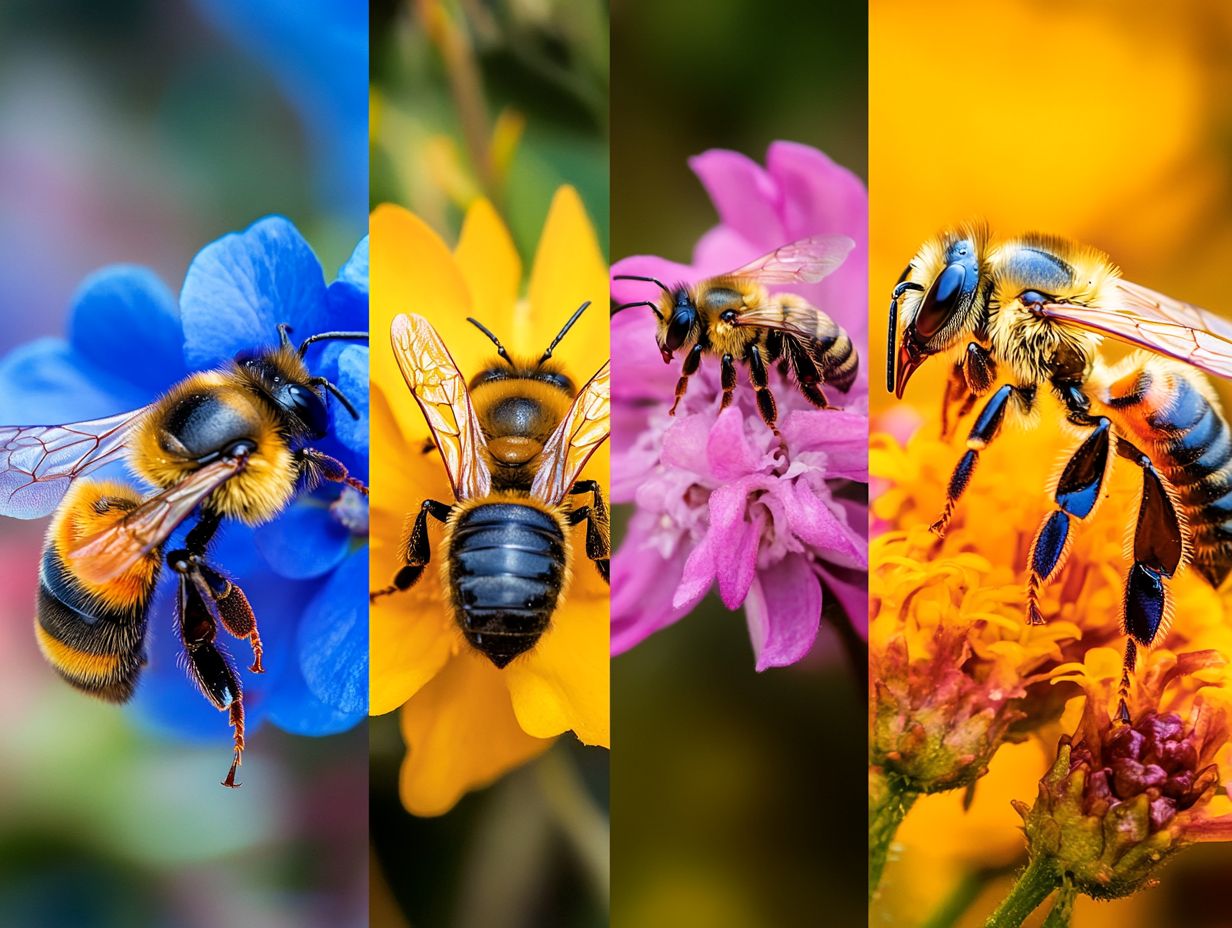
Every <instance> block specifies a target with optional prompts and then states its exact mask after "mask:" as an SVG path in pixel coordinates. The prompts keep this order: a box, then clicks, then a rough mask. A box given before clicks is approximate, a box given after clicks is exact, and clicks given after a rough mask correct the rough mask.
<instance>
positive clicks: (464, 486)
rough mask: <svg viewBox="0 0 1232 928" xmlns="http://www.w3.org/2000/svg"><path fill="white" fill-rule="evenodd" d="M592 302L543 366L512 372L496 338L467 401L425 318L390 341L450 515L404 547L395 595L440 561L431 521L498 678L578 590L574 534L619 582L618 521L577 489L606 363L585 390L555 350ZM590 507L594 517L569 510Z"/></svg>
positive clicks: (603, 396) (532, 362)
mask: <svg viewBox="0 0 1232 928" xmlns="http://www.w3.org/2000/svg"><path fill="white" fill-rule="evenodd" d="M589 305H590V304H589V303H583V304H582V306H581V307H580V308H579V309H578V310H577V312H575V313H574V314H573V316H572V317H571V318H570V319H569V321H568V322H566V323H565V326H564V328H562V329H561V331H560V333H559V334H558V335H557V336H556V338H555V339H553V341H552V343H551V344H550V345H549V346H548V348H547V350H546V351H544V352H543V354H542V355H541V356H540V357H538V358H536V359H529V360H523V359H515V358H513V357H511V356H510V355H509V353H508V352H507V351H506V350H505V348H504V346H502V345H501V343H500V341H498V340H497V338H496V336H495V335H493V334H492V333H491V332H490V331H488V330H487V329H486V328H485V327H484V326H483V325H482V324H481V323H479V322H478V321H477V320H475V319H469V320H468V321H469V322H471V323H472V324H473V325H475V326H476V327H477V328H478V329H479V330H480V331H481V332H482V333H483V334H484V335H485V336H487V338H488V339H490V340H491V341H492V343H493V344H494V345H495V346H496V354H497V357H496V358H495V359H493V361H492V362H491V363H489V364H487V365H486V366H485V367H484V368H483V370H481V371H480V372H479V373H477V374H476V375H475V376H474V377H473V378H471V382H470V386H469V388H468V387H467V385H466V382H465V380H464V379H463V377H462V374H461V373H460V372H459V371H458V368H457V365H456V364H454V361H453V358H452V357H451V356H450V354H449V350H448V349H447V348H446V347H445V344H444V342H442V341H441V338H440V336H439V335H437V333H436V331H435V330H434V329H433V328H432V326H431V324H429V322H428V321H427V320H426V319H424V318H423V317H421V316H416V315H410V316H407V315H400V316H398V317H397V318H395V319H394V321H393V325H392V327H391V331H390V337H391V339H392V342H393V350H394V356H395V358H396V359H397V361H398V367H399V368H400V369H401V371H402V376H403V378H404V379H405V380H406V385H407V386H408V387H409V388H410V391H411V394H412V395H413V396H414V397H415V400H416V402H417V403H419V407H420V409H421V410H422V411H423V414H424V419H425V420H427V423H428V428H429V430H430V431H431V433H432V439H433V441H434V442H435V443H436V447H437V449H439V451H440V454H441V458H442V460H443V461H444V463H445V470H446V472H447V474H448V476H449V482H450V484H451V485H452V486H453V494H454V502H453V503H452V504H451V503H446V502H441V501H439V500H434V499H428V500H424V502H423V505H422V506H421V507H420V510H419V513H418V515H416V516H415V518H414V520H413V522H411V521H410V520H408V522H409V523H410V524H409V527H408V531H407V533H406V536H405V538H404V539H403V542H402V556H403V560H404V561H405V566H403V567H402V568H401V569H400V570H399V571H398V572H397V574H396V575H395V577H394V580H393V583H392V584H390V585H389V586H388V587H385V588H384V589H381V590H377V591H375V592H373V593H372V594H371V598H372V599H373V600H375V599H376V598H377V597H380V596H385V595H389V594H392V593H395V592H398V591H400V590H407V589H410V588H411V587H412V586H414V585H415V584H416V583H417V582H418V581H419V579H420V577H421V576H422V575H423V572H424V568H426V567H427V566H428V564H429V563H430V561H431V559H432V547H431V545H430V543H429V540H428V516H432V518H434V519H436V520H437V521H438V522H441V523H443V524H444V526H445V533H444V536H443V538H442V540H441V546H440V553H441V559H440V561H441V568H440V574H441V583H442V585H443V588H444V591H445V595H446V599H447V600H448V601H449V603H450V605H451V608H452V610H453V616H454V620H455V622H456V624H457V626H458V628H459V629H460V631H461V632H462V635H463V637H464V638H465V639H466V640H467V642H469V643H470V645H471V646H472V647H474V648H475V649H476V650H477V651H479V652H480V653H481V654H483V655H484V656H485V657H487V658H488V660H490V661H491V662H492V663H493V664H494V665H496V666H497V667H505V666H506V665H507V664H509V662H510V661H512V660H513V659H514V658H515V657H517V656H518V655H520V654H524V653H526V652H527V651H529V650H530V649H531V648H533V647H534V646H535V644H536V643H537V642H538V641H539V638H540V637H541V636H542V635H543V633H544V632H545V631H546V630H547V628H548V625H549V624H550V622H551V619H552V614H553V613H554V612H555V611H556V607H557V605H558V604H559V603H560V601H561V596H562V594H563V592H564V590H565V587H566V586H567V585H568V579H569V571H570V565H571V564H572V563H573V542H572V540H571V538H570V534H571V529H572V527H573V526H575V525H578V524H580V523H585V525H586V540H585V550H586V557H587V558H589V559H590V560H591V561H593V562H594V565H595V568H596V569H597V570H598V571H599V574H600V575H601V576H602V577H603V579H604V580H605V581H608V582H610V580H609V556H610V555H609V552H610V538H609V521H608V511H607V504H606V503H605V502H604V499H603V491H602V489H601V487H600V486H599V484H598V483H597V482H596V481H594V480H579V479H578V477H579V475H580V474H581V472H582V468H583V467H584V466H585V464H586V462H587V461H588V460H589V459H590V456H591V455H592V454H594V452H595V451H596V450H597V449H598V448H599V446H600V445H602V444H603V442H604V441H606V440H607V437H608V431H609V412H608V384H609V366H610V362H604V364H603V366H602V367H601V368H599V370H598V372H597V373H596V374H595V375H594V376H593V377H592V378H591V379H590V380H589V381H588V382H587V383H586V384H585V385H584V386H583V387H582V389H581V390H580V391H576V396H575V388H574V384H573V381H572V380H571V379H570V378H569V376H568V375H567V374H566V373H565V372H564V370H563V369H562V368H561V367H560V365H559V364H557V363H556V362H554V361H552V360H551V358H552V350H553V349H554V348H555V347H556V346H557V345H558V344H559V343H560V340H561V339H562V338H564V336H565V333H566V332H568V331H569V328H570V327H571V326H572V325H573V323H574V322H576V321H577V319H578V317H579V316H581V314H582V313H583V311H585V309H586V307H587V306H589ZM585 495H589V496H590V497H591V502H590V505H582V506H577V505H575V503H574V502H573V500H572V497H576V496H585Z"/></svg>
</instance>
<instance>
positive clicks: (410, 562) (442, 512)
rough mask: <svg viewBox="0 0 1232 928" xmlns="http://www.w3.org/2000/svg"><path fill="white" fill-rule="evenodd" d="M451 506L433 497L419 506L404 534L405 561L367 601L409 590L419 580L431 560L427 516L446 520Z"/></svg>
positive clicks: (439, 520)
mask: <svg viewBox="0 0 1232 928" xmlns="http://www.w3.org/2000/svg"><path fill="white" fill-rule="evenodd" d="M451 512H453V507H452V506H449V505H446V504H445V503H442V502H438V501H437V500H434V499H426V500H424V501H423V505H422V506H420V507H419V515H417V516H416V517H415V522H414V524H413V525H412V526H411V530H410V531H409V532H408V533H407V536H406V551H405V553H404V554H403V558H404V559H405V561H406V563H405V564H404V565H403V566H402V567H401V568H400V569H399V570H398V572H397V573H396V574H394V582H393V583H391V584H390V585H389V586H387V587H382V588H381V589H379V590H374V591H373V592H371V593H369V594H368V602H370V603H372V602H376V601H377V600H378V599H380V598H381V597H382V596H390V595H391V594H393V593H401V592H404V591H406V590H409V589H410V588H411V587H413V586H414V585H415V584H416V583H418V582H419V577H420V575H421V574H422V573H423V571H424V568H425V567H427V566H428V562H429V561H431V560H432V545H431V544H429V542H428V516H429V515H431V516H432V517H433V518H434V519H436V520H437V521H438V522H448V521H449V514H450V513H451Z"/></svg>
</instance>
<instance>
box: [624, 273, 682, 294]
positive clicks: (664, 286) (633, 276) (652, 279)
mask: <svg viewBox="0 0 1232 928" xmlns="http://www.w3.org/2000/svg"><path fill="white" fill-rule="evenodd" d="M612 280H640V281H641V282H642V283H646V284H654V285H655V286H657V287H658V288H659V289H660V290H662V291H663V292H664V293H667V294H670V293H671V292H672V291H671V288H670V287H668V285H667V284H665V283H663V281H661V280H659V278H657V277H640V276H638V275H637V274H617V275H615V276H614V277H613V278H612Z"/></svg>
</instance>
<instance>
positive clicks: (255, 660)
mask: <svg viewBox="0 0 1232 928" xmlns="http://www.w3.org/2000/svg"><path fill="white" fill-rule="evenodd" d="M207 569H208V568H207ZM228 587H229V588H228V590H227V593H226V595H225V596H222V597H220V598H219V599H217V600H216V602H217V604H218V618H219V620H220V621H221V622H222V626H223V628H225V629H226V630H227V632H228V633H229V634H230V635H231V637H233V638H239V639H241V640H243V639H245V638H246V639H248V644H249V646H250V647H251V648H252V666H250V667H249V668H248V669H249V670H250V671H252V672H253V673H265V666H264V665H263V664H262V663H261V658H262V657H263V656H264V655H265V648H264V646H262V644H261V632H260V630H259V629H258V628H257V615H256V613H255V612H253V610H252V604H251V603H249V602H248V596H247V595H246V594H245V593H244V591H243V590H242V589H240V587H239V585H238V584H237V583H236V582H235V581H234V580H232V581H229V583H228Z"/></svg>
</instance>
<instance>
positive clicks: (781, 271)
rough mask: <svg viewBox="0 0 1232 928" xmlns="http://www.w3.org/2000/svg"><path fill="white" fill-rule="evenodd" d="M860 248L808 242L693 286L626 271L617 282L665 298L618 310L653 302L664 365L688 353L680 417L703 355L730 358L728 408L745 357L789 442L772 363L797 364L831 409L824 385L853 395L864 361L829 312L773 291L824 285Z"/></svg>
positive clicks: (761, 408) (760, 404)
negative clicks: (639, 285)
mask: <svg viewBox="0 0 1232 928" xmlns="http://www.w3.org/2000/svg"><path fill="white" fill-rule="evenodd" d="M854 247H855V242H854V241H852V240H851V239H850V238H848V237H847V236H845V235H822V236H815V237H813V238H806V239H801V240H800V241H798V242H792V243H791V244H790V245H784V246H782V247H781V248H778V249H776V250H775V251H772V252H770V253H769V254H767V255H762V256H761V257H760V258H758V259H757V260H755V261H752V262H750V263H749V264H746V265H744V266H743V267H741V268H738V269H737V270H734V271H730V272H728V273H726V274H720V275H719V276H717V277H709V278H707V279H705V280H702V281H700V282H698V283H696V284H692V285H690V284H684V283H681V284H677V285H676V286H674V287H669V286H667V285H666V284H664V283H663V282H662V281H661V280H657V279H656V278H654V277H639V276H635V275H630V274H619V275H617V276H616V277H614V278H613V279H614V280H638V281H643V282H645V283H652V284H654V285H656V286H657V287H658V288H659V289H660V290H661V291H662V294H661V295H660V296H659V298H658V300H657V301H655V300H640V301H638V302H635V303H624V304H622V305H620V306H617V307H616V308H615V309H614V310H613V311H612V315H615V314H616V313H618V312H621V311H622V310H626V309H632V308H634V307H638V306H645V307H649V308H650V309H651V310H652V311H653V312H654V314H655V318H657V319H658V322H659V331H658V334H657V340H658V343H659V351H660V352H661V353H662V355H663V361H664V363H671V360H672V356H673V355H674V354H675V352H676V351H684V352H685V359H684V364H683V365H682V366H681V369H680V379H679V380H678V381H677V382H676V399H675V402H673V403H672V408H671V410H670V411H669V412H670V414H671V415H675V414H676V407H677V406H678V405H679V404H680V400H681V399H682V398H683V397H684V395H685V391H686V390H687V389H688V386H689V377H690V376H692V375H693V374H695V373H697V369H698V366H699V365H700V364H701V360H702V355H705V354H710V355H713V356H715V357H718V358H721V359H722V371H721V377H722V385H723V400H722V407H721V408H723V409H726V408H727V407H728V406H729V405H731V401H732V394H733V393H734V392H735V389H736V362H737V361H742V362H744V363H745V364H747V365H748V367H749V380H750V382H751V383H752V385H753V389H754V390H755V391H756V397H757V410H758V412H760V413H761V417H762V420H763V421H764V422H765V423H766V425H768V426H769V427H770V429H771V431H773V432H774V434H775V436H777V437H778V439H779V443H780V444H782V443H783V436H782V435H781V434H780V433H779V429H778V426H777V425H776V420H777V419H778V408H777V406H776V404H775V401H774V394H773V393H771V392H770V380H769V376H768V374H767V366H768V365H772V364H774V362H776V361H780V360H781V362H782V364H781V367H782V368H783V370H784V373H785V372H786V369H787V368H790V370H791V372H792V374H793V376H794V377H795V381H796V389H798V390H799V391H800V393H801V394H802V395H803V396H804V397H805V399H807V400H808V401H809V402H810V403H812V404H813V405H814V406H817V407H819V408H821V409H831V408H833V407H831V406H830V403H829V400H828V399H827V398H826V395H825V393H824V392H823V391H822V389H821V388H822V385H829V386H833V387H835V388H836V389H837V390H839V391H841V392H843V393H846V392H847V391H848V390H850V389H851V385H852V383H854V382H855V379H856V373H857V371H858V369H859V363H860V360H859V356H858V355H857V354H856V349H855V346H854V345H853V344H852V342H851V339H850V338H849V337H848V336H847V333H846V332H844V331H843V329H842V328H841V327H840V326H839V325H838V324H837V323H836V322H835V321H834V320H833V319H831V318H830V317H829V316H827V315H826V314H825V313H824V312H822V311H821V310H819V309H817V308H816V307H814V306H812V305H810V304H809V303H808V301H807V300H805V299H804V298H803V297H800V296H797V295H796V294H793V293H773V294H772V293H770V292H768V290H767V289H766V288H767V287H772V286H791V285H793V284H797V285H798V284H814V283H817V282H819V281H821V280H822V279H824V278H825V277H827V276H829V275H830V274H832V273H834V271H836V270H838V268H839V267H840V266H841V265H842V263H843V261H844V260H846V258H847V255H848V254H849V253H850V252H851V249H852V248H854Z"/></svg>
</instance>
